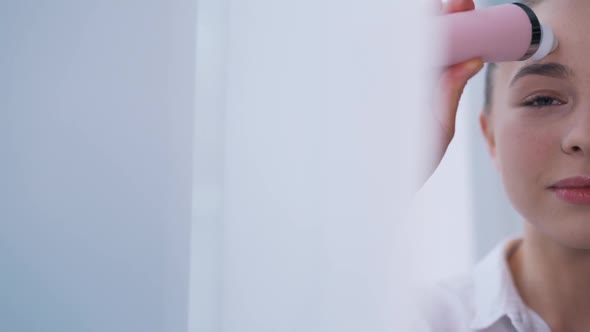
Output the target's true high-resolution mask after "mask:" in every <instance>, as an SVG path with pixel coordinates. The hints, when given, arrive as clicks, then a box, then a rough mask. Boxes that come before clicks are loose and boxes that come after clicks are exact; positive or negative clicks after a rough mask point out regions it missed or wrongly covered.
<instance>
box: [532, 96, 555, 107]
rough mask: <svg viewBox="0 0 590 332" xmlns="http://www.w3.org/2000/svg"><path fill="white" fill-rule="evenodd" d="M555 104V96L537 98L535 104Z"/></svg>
mask: <svg viewBox="0 0 590 332" xmlns="http://www.w3.org/2000/svg"><path fill="white" fill-rule="evenodd" d="M552 104H553V98H551V97H539V98H537V99H536V100H535V105H540V106H547V105H552Z"/></svg>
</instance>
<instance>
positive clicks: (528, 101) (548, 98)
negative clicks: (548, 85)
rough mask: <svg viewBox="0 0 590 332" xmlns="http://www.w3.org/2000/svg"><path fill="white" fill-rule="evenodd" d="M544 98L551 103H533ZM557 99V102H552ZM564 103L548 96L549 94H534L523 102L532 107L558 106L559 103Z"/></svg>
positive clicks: (524, 104)
mask: <svg viewBox="0 0 590 332" xmlns="http://www.w3.org/2000/svg"><path fill="white" fill-rule="evenodd" d="M543 99H545V101H547V100H549V101H550V102H551V103H550V104H549V105H535V103H537V102H539V101H540V100H543ZM555 101H557V102H558V104H553V102H555ZM563 104H564V103H563V102H561V101H560V100H558V99H556V98H553V97H549V96H542V95H541V96H534V97H531V98H529V99H527V100H525V101H524V102H523V104H522V105H523V106H527V107H533V108H543V107H550V106H559V105H563Z"/></svg>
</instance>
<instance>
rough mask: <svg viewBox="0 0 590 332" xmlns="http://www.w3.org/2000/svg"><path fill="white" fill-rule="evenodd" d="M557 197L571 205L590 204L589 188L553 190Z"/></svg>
mask: <svg viewBox="0 0 590 332" xmlns="http://www.w3.org/2000/svg"><path fill="white" fill-rule="evenodd" d="M553 191H554V192H555V194H556V195H557V197H559V198H561V199H562V200H564V201H566V202H568V203H573V204H590V187H583V188H554V189H553Z"/></svg>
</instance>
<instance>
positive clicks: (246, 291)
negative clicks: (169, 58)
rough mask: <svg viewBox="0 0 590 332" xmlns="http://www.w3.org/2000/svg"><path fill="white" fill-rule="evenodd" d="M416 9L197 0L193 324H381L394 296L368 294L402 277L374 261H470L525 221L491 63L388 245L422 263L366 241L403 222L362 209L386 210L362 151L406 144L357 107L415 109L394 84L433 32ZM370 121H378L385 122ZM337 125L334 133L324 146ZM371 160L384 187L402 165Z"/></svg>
mask: <svg viewBox="0 0 590 332" xmlns="http://www.w3.org/2000/svg"><path fill="white" fill-rule="evenodd" d="M490 4H491V2H479V3H477V6H478V7H481V6H487V5H490ZM420 6H421V5H420V4H419V2H415V3H413V2H405V3H404V4H400V5H392V4H390V3H388V2H380V1H371V2H368V3H367V2H363V3H362V4H360V3H356V2H352V1H350V2H346V1H345V2H337V3H336V2H330V1H325V2H317V1H314V2H311V1H310V2H306V1H303V2H301V1H300V2H298V3H297V4H296V5H295V4H288V3H286V2H281V1H279V2H277V1H275V2H273V3H272V4H271V3H269V2H268V1H248V2H239V3H238V2H233V1H230V0H223V1H221V0H215V1H212V0H199V7H198V8H199V11H198V19H197V36H198V38H197V50H198V51H197V54H199V55H200V57H199V58H198V60H199V61H198V62H197V73H198V74H197V78H198V80H197V82H198V83H197V107H198V109H197V121H196V126H197V130H196V132H197V140H196V149H197V150H196V151H197V153H196V160H195V165H196V172H195V174H196V176H195V192H196V195H195V196H194V206H195V207H196V208H195V214H194V224H193V242H192V245H193V251H192V253H193V256H192V264H193V265H192V279H191V280H192V293H191V299H192V302H191V304H192V306H191V313H192V315H191V316H190V317H191V330H192V331H222V330H223V331H226V330H227V331H237V330H240V331H276V330H280V331H332V330H339V331H357V330H362V329H365V330H366V329H369V330H371V331H376V330H379V328H384V329H386V328H387V325H386V324H385V325H383V324H382V325H380V327H377V326H370V327H369V326H367V325H366V324H368V323H369V322H378V321H379V319H376V318H377V317H378V316H377V315H375V312H378V311H379V309H380V308H378V307H381V308H383V307H384V306H386V305H387V301H386V298H387V295H380V296H375V294H371V292H373V291H374V292H379V289H380V288H379V287H381V289H385V288H386V286H387V285H389V284H390V282H391V281H389V282H388V281H387V280H384V279H375V276H376V274H379V273H385V272H384V271H379V270H375V267H376V266H379V264H382V265H383V267H384V268H385V269H387V266H388V265H389V266H390V268H393V269H394V270H395V271H396V272H397V273H399V274H405V275H406V276H411V278H413V279H415V280H419V281H420V282H424V283H429V282H434V281H436V280H440V279H442V278H445V277H448V276H451V275H456V274H459V273H462V272H465V271H467V270H469V269H470V268H471V267H472V266H473V264H474V263H475V262H476V261H477V260H479V259H480V258H482V257H483V256H484V255H485V254H486V253H487V252H488V251H489V250H490V249H491V248H492V247H493V246H494V245H495V244H496V243H497V242H498V241H499V240H501V239H502V238H503V237H505V236H508V235H511V234H515V233H517V232H519V229H520V222H519V219H518V216H517V215H516V213H515V212H514V211H513V210H512V208H511V207H510V204H509V203H508V201H507V199H506V197H505V194H504V191H503V188H502V185H501V182H500V179H499V177H498V175H497V173H496V171H495V170H494V169H493V166H492V163H491V161H490V159H489V156H488V152H487V148H486V146H485V144H484V142H483V138H482V136H481V133H480V129H479V122H478V115H479V112H480V110H481V107H482V105H483V95H484V91H483V90H484V72H483V71H482V72H481V73H480V74H479V75H478V76H477V77H475V78H474V79H473V80H472V82H471V83H470V84H469V85H468V87H467V89H466V92H465V94H464V97H463V99H462V102H461V105H460V109H459V115H458V126H457V130H458V132H457V134H456V138H455V139H454V141H453V143H452V145H451V147H450V148H449V150H448V153H447V155H446V156H445V159H444V160H443V162H442V164H441V165H440V167H439V169H438V170H437V171H436V173H435V174H434V175H433V176H432V178H431V179H430V180H429V181H428V183H427V184H426V185H425V186H424V187H423V188H422V190H421V191H420V192H419V193H418V194H417V195H416V197H415V198H414V199H413V200H412V203H411V208H410V212H409V217H408V219H407V220H409V222H410V223H411V224H412V225H413V228H412V229H411V230H410V231H409V232H407V234H405V238H404V239H401V240H399V239H398V241H400V243H397V244H396V245H397V246H396V245H392V246H389V247H387V246H386V247H383V249H384V250H393V249H396V248H397V249H398V250H399V248H400V247H402V248H403V247H404V246H407V248H408V251H412V250H414V252H406V253H405V254H406V255H408V259H409V260H411V259H412V257H413V258H416V259H418V261H414V262H409V261H404V260H402V261H404V262H407V264H405V263H404V264H400V261H399V260H398V261H396V260H395V257H394V259H393V261H387V259H388V258H389V256H388V254H387V253H381V254H379V255H377V256H376V257H375V256H373V254H374V253H375V252H374V251H371V250H373V249H375V248H372V249H368V248H370V247H368V245H369V246H370V244H371V242H374V243H380V242H381V244H382V245H383V244H385V243H387V241H388V239H387V238H383V237H379V236H376V234H375V233H372V232H374V231H378V230H381V231H397V232H399V231H401V228H399V227H398V228H396V227H393V228H390V227H388V225H387V223H388V222H396V221H395V220H387V216H389V215H387V214H386V215H384V214H383V213H380V212H379V210H378V209H376V210H375V211H372V212H373V213H369V214H367V211H368V210H367V209H369V210H370V209H374V208H376V206H375V205H371V203H369V202H368V201H365V200H366V199H368V200H369V201H370V200H379V199H382V197H379V195H382V194H383V193H384V192H383V191H381V192H380V191H378V190H375V188H370V187H366V186H365V185H364V184H362V181H366V180H367V178H366V174H364V173H363V172H364V171H361V170H360V169H358V168H354V166H351V162H353V163H354V162H358V158H363V157H365V158H366V157H367V156H366V155H364V154H363V152H362V151H363V150H367V149H373V150H374V151H376V152H377V153H376V154H375V155H372V156H370V158H373V159H370V158H369V159H367V163H368V164H367V166H369V167H370V166H371V163H377V162H379V161H380V158H387V157H383V155H382V154H383V153H385V151H391V155H392V156H395V157H394V158H399V159H403V158H404V157H405V156H404V155H401V154H400V153H399V152H398V151H397V149H399V143H397V144H396V142H395V141H394V140H395V137H397V136H396V135H394V134H391V135H390V136H389V137H388V136H381V137H379V138H376V137H375V138H374V139H373V140H367V139H366V137H364V138H363V136H359V133H358V132H355V131H354V130H358V123H357V121H359V120H360V119H362V118H359V117H356V116H355V117H351V115H350V114H351V113H350V112H353V113H354V112H369V109H368V108H367V107H369V108H376V109H383V110H384V111H385V112H391V113H390V115H389V116H385V117H383V118H381V119H378V118H372V119H367V121H376V120H377V121H378V120H384V119H385V120H392V121H403V120H404V119H406V118H407V117H411V115H412V113H411V112H413V111H415V108H416V107H418V104H419V103H417V102H415V101H412V100H408V99H409V95H404V94H403V93H401V94H400V92H399V90H398V91H396V84H399V83H400V82H401V83H402V84H403V82H404V81H405V80H409V79H411V78H412V76H416V75H415V67H414V66H415V65H416V62H415V61H414V62H412V61H411V59H410V58H411V56H410V57H409V56H408V52H416V51H417V50H418V48H419V47H418V48H417V46H416V45H415V44H407V43H406V44H405V43H404V42H402V39H403V38H404V37H403V35H404V33H405V32H407V31H413V32H414V33H415V34H416V35H415V37H414V38H415V39H416V41H417V40H419V38H420V34H423V33H427V32H426V31H425V30H420V29H419V28H418V26H419V25H417V24H416V23H417V21H413V22H412V21H411V19H410V22H408V20H407V18H408V17H411V16H408V13H412V11H413V10H416V9H417V8H419V7H420ZM404 18H405V20H404ZM412 19H414V20H417V19H418V18H417V17H412ZM410 26H411V27H412V28H410ZM427 34H428V33H427ZM400 35H401V36H400ZM378 53H382V54H388V55H389V56H378V55H376V54H378ZM422 59H425V58H422ZM392 62H393V63H392ZM396 62H397V63H398V64H400V63H403V64H404V65H402V66H399V67H398V66H396V64H395V63H396ZM411 63H414V65H412V64H411ZM389 68H395V69H396V70H399V71H395V72H394V73H392V72H390V71H388V69H389ZM380 69H381V70H380ZM388 73H392V74H393V76H392V77H387V75H388ZM368 74H370V75H372V76H367V75H368ZM375 75H376V76H375ZM410 86H411V84H408V85H407V86H406V87H404V88H405V91H407V90H408V88H409V87H410ZM374 89H378V90H379V91H381V90H383V93H381V94H371V92H370V91H371V90H374ZM422 93H424V92H423V91H422ZM361 96H362V97H361ZM367 97H368V98H370V100H367V99H364V100H363V101H362V103H365V104H360V103H361V100H360V98H367ZM423 97H424V96H423ZM424 98H425V97H424ZM405 104H407V105H409V107H400V105H405ZM333 108H336V109H337V110H338V111H336V112H334V111H332V109H333ZM349 121H352V122H349ZM367 125H368V126H369V128H370V127H374V129H375V130H376V131H377V130H379V128H380V126H381V125H382V123H377V122H373V123H371V122H368V123H367ZM394 127H395V126H393V127H391V128H394ZM396 128H399V127H396ZM344 129H346V130H352V131H350V132H346V133H345V132H343V131H342V130H344ZM331 137H334V139H337V140H338V141H333V142H332V143H330V144H331V145H325V144H326V139H329V140H331V139H332V138H331ZM388 138H389V140H387V139H388ZM383 139H385V141H384V140H383ZM406 143H407V144H409V145H411V140H410V141H408V142H406ZM359 144H360V146H359ZM331 149H336V150H335V151H332V150H331ZM317 153H320V154H333V157H327V156H325V155H319V156H318V155H316V154H317ZM349 156H350V157H349ZM326 158H328V159H326ZM392 165H393V164H392ZM324 167H328V169H326V170H325V172H326V173H325V172H324V171H323V169H322V168H324ZM329 167H334V169H329ZM375 167H376V168H375V169H374V171H375V172H379V170H381V172H382V173H379V174H375V176H376V177H377V179H379V178H381V179H383V185H386V184H387V183H388V182H387V180H388V179H390V178H392V179H394V178H397V179H399V178H400V177H403V176H404V175H403V174H400V173H399V169H396V167H395V166H394V167H392V168H390V169H387V168H382V167H379V166H377V165H375ZM344 172H347V173H344ZM330 173H332V175H333V174H339V173H341V175H336V176H337V177H336V178H331V177H329V176H327V175H328V174H330ZM344 179H346V180H344ZM343 180H344V182H346V183H342V181H343ZM359 180H360V181H361V182H358V181H359ZM334 181H336V182H334ZM367 195H369V197H367ZM408 195H410V194H409V193H408ZM397 203H400V202H397ZM391 208H392V209H395V208H398V209H399V204H395V203H394V202H392V204H391ZM363 218H364V219H363ZM363 225H365V227H366V228H365V229H363ZM375 225H377V226H375ZM391 239H392V238H389V240H391ZM416 248H418V249H416ZM367 260H376V261H373V262H369V263H367V262H366V261H367ZM392 262H393V263H392ZM366 283H373V284H376V285H379V287H377V288H370V287H369V288H367V286H366ZM358 292H360V293H358ZM393 316H394V317H395V316H396V315H395V314H393ZM334 322H339V323H334Z"/></svg>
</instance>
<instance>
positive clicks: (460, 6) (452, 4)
mask: <svg viewBox="0 0 590 332" xmlns="http://www.w3.org/2000/svg"><path fill="white" fill-rule="evenodd" d="M474 9H475V3H474V2H473V0H448V1H447V2H446V3H445V4H444V6H443V13H444V14H449V13H456V12H463V11H468V10H474Z"/></svg>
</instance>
